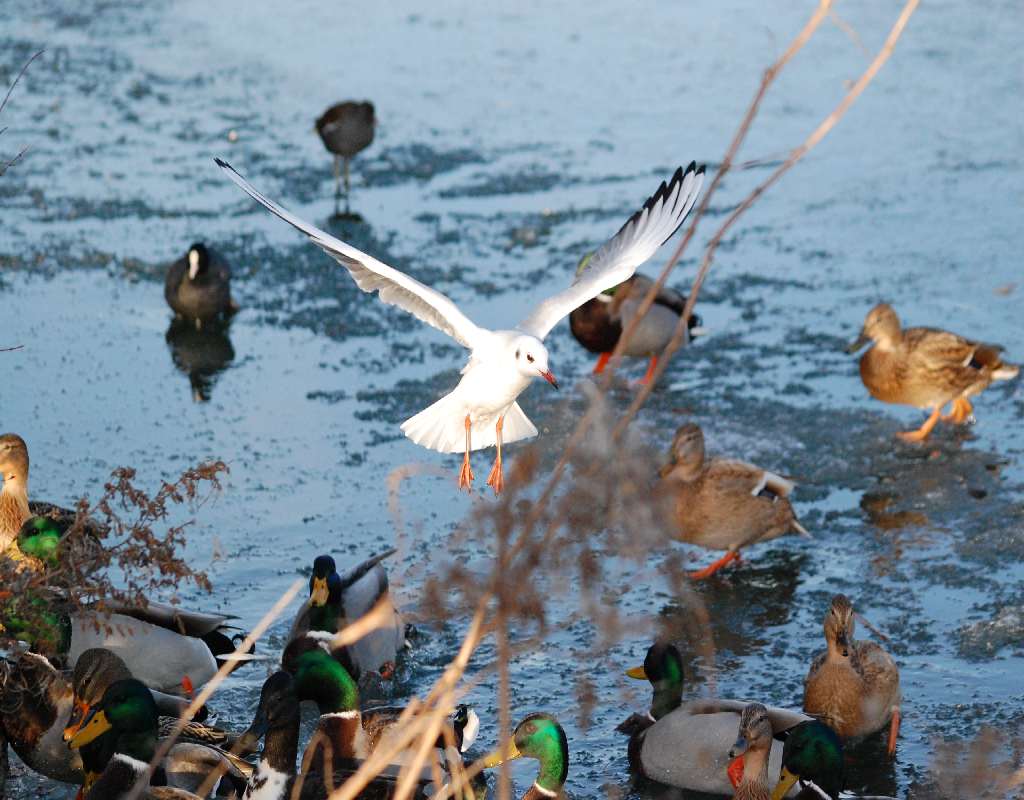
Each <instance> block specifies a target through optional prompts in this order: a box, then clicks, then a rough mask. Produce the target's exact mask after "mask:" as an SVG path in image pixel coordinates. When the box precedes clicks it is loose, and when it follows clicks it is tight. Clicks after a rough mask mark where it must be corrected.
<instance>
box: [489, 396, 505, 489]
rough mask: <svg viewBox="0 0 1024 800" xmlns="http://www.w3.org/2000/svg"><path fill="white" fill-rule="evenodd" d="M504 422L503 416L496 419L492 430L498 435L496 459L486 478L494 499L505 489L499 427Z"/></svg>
mask: <svg viewBox="0 0 1024 800" xmlns="http://www.w3.org/2000/svg"><path fill="white" fill-rule="evenodd" d="M504 422H505V415H504V414H502V415H501V416H500V417H498V424H497V425H495V426H494V430H495V432H497V434H498V457H497V458H496V459H494V466H493V467H491V474H490V475H488V476H487V485H488V486H490V487H491V488H492V489H494V495H495V497H497V496H498V495H499V494H501V491H502V489H504V488H505V479H504V478H503V477H502V475H501V426H502V424H503V423H504Z"/></svg>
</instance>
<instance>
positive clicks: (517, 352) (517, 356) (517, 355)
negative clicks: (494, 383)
mask: <svg viewBox="0 0 1024 800" xmlns="http://www.w3.org/2000/svg"><path fill="white" fill-rule="evenodd" d="M516 360H517V361H518V360H519V351H518V350H516Z"/></svg>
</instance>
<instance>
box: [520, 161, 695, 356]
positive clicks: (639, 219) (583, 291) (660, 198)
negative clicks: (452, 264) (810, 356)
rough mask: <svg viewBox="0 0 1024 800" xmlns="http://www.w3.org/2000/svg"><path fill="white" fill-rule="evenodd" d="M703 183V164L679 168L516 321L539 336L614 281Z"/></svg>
mask: <svg viewBox="0 0 1024 800" xmlns="http://www.w3.org/2000/svg"><path fill="white" fill-rule="evenodd" d="M703 183H704V167H703V166H701V167H699V168H698V167H697V164H696V162H692V161H691V162H690V165H689V166H688V167H687V168H686V170H685V172H684V171H683V168H682V167H679V168H678V169H677V170H676V171H675V174H674V175H673V176H672V179H671V181H669V182H668V183H667V184H666V183H664V182H662V184H661V186H659V187H658V190H657V191H656V192H655V193H654V194H653V195H651V197H649V198H648V199H647V201H646V202H645V203H644V204H643V207H642V208H641V209H640V210H639V211H637V212H636V213H635V214H633V216H631V217H630V218H629V219H628V220H627V221H626V223H625V224H624V225H623V226H622V227H621V228H620V229H619V231H618V233H616V234H615V235H614V236H613V237H612V238H611V239H609V240H608V241H607V242H605V243H604V244H603V245H601V247H600V248H598V250H597V252H596V253H594V255H593V257H592V258H591V259H590V261H589V262H588V264H587V267H586V269H584V270H583V272H582V273H581V274H580V275H579V276H578V277H577V278H576V280H575V281H574V282H573V284H572V285H571V286H570V287H569V288H568V289H566V290H565V291H562V292H559V293H558V294H556V295H555V296H553V297H549V298H548V299H547V300H545V301H544V302H543V303H541V304H540V305H539V306H537V308H536V309H535V310H534V311H533V313H532V314H530V316H529V317H527V318H526V319H524V320H523V321H522V322H520V323H519V325H518V326H517V327H518V328H519V330H521V331H524V332H525V333H529V334H531V335H533V336H536V337H537V338H538V339H543V338H544V337H545V336H547V335H548V333H549V332H550V331H551V329H552V328H553V327H555V325H556V324H557V323H558V321H559V320H561V319H562V317H564V316H567V315H568V314H570V313H572V311H574V310H575V309H577V308H578V307H579V306H581V305H583V304H584V303H585V302H587V301H588V300H590V299H591V298H593V297H596V296H597V295H599V294H600V293H601V292H603V291H604V290H606V289H609V288H611V287H613V286H618V285H619V284H620V283H622V282H623V281H625V280H627V279H628V278H629V277H630V276H632V275H633V273H634V272H636V270H637V267H639V266H640V265H641V264H643V263H644V262H645V261H647V260H648V259H649V258H650V257H651V256H653V255H654V254H655V253H656V252H657V251H658V248H660V247H661V246H662V245H663V244H664V243H665V242H666V241H668V240H669V239H670V238H671V237H672V235H673V234H675V232H676V231H677V230H679V227H680V226H681V225H682V224H683V222H684V221H685V219H686V217H687V215H688V214H689V213H690V210H691V209H692V208H693V205H694V203H695V202H696V201H697V195H698V194H699V193H700V189H701V186H702V185H703Z"/></svg>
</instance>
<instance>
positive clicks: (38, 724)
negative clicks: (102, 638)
mask: <svg viewBox="0 0 1024 800" xmlns="http://www.w3.org/2000/svg"><path fill="white" fill-rule="evenodd" d="M3 669H4V679H3V681H2V687H3V688H2V690H0V730H3V731H4V733H5V734H6V738H7V741H8V742H10V744H11V747H12V748H13V749H14V751H15V752H16V753H17V754H18V756H19V757H20V758H21V760H22V761H23V762H24V763H25V764H26V765H27V766H28V767H30V768H31V769H33V770H35V771H36V772H38V773H40V774H42V775H45V776H46V777H48V778H51V779H53V780H58V781H63V782H64V783H82V782H83V777H84V773H83V766H82V758H80V756H79V753H78V751H75V750H69V749H68V748H67V747H66V746H65V744H64V740H63V738H62V734H64V733H65V732H66V730H67V729H69V728H75V727H77V725H78V723H80V722H81V720H82V719H83V718H84V715H85V714H87V713H88V711H89V708H90V706H91V705H93V704H95V703H98V702H99V701H100V699H101V698H102V696H103V693H104V692H105V691H106V689H107V687H108V686H110V685H111V684H113V683H115V682H117V681H119V680H123V679H127V678H130V677H131V673H130V672H129V671H128V668H127V667H126V666H125V663H124V662H123V661H122V660H121V659H120V658H119V657H118V656H116V655H114V654H113V653H111V652H109V651H107V650H101V649H95V650H88V651H86V652H85V653H83V654H82V657H81V658H80V659H79V660H78V663H77V664H76V665H75V670H74V673H73V675H72V677H71V681H70V682H69V681H68V680H66V679H65V677H64V676H63V675H62V674H61V673H60V672H58V671H57V670H56V669H54V668H53V666H52V665H51V664H50V662H49V661H47V660H46V659H45V658H44V657H42V656H40V655H36V654H35V653H23V654H21V655H20V656H18V657H17V658H15V659H12V660H9V661H5V662H3ZM150 691H151V694H152V695H153V700H154V702H155V703H156V704H157V707H158V709H159V711H160V713H161V715H163V719H164V726H165V728H166V727H167V726H168V724H173V723H174V722H175V721H176V720H177V718H178V716H180V714H181V713H182V712H183V711H184V709H185V706H187V703H186V702H185V701H183V700H182V699H181V698H180V697H174V696H172V695H166V694H163V693H161V692H155V691H153V690H150ZM201 712H202V714H201V717H202V716H205V714H206V709H205V708H203V709H201ZM182 741H193V742H204V743H219V742H223V743H226V744H230V743H231V740H230V738H229V737H228V735H227V734H225V733H224V732H223V731H220V730H219V729H217V728H211V727H209V726H206V725H203V724H202V723H201V722H198V721H195V720H194V721H192V722H190V723H189V724H188V725H187V726H186V728H185V731H184V732H183V734H182ZM5 747H6V745H5ZM95 777H96V776H95V775H94V776H93V778H95Z"/></svg>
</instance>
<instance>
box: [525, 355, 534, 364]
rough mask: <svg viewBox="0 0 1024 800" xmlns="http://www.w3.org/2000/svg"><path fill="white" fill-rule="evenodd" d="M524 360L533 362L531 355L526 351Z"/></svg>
mask: <svg viewBox="0 0 1024 800" xmlns="http://www.w3.org/2000/svg"><path fill="white" fill-rule="evenodd" d="M526 360H527V361H529V362H530V363H531V364H532V363H533V356H531V355H530V354H529V353H527V354H526Z"/></svg>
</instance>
